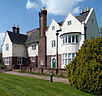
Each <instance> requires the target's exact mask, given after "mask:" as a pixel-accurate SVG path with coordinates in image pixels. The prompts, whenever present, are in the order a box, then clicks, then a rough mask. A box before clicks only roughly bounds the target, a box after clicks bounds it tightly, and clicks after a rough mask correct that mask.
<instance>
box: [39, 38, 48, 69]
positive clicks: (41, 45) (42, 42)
mask: <svg viewBox="0 0 102 96" xmlns="http://www.w3.org/2000/svg"><path fill="white" fill-rule="evenodd" d="M38 56H39V57H38V67H39V68H40V67H41V64H40V62H41V60H43V63H44V67H47V64H46V36H43V37H40V39H39V48H38Z"/></svg>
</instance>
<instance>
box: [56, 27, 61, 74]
mask: <svg viewBox="0 0 102 96" xmlns="http://www.w3.org/2000/svg"><path fill="white" fill-rule="evenodd" d="M60 31H61V29H59V30H56V43H57V44H56V45H57V46H56V56H57V69H56V74H57V75H58V35H59V32H60Z"/></svg>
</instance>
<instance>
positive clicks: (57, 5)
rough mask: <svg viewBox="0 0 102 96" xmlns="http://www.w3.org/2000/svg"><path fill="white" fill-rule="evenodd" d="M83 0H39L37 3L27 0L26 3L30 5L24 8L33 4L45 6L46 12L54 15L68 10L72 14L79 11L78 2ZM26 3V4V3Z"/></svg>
mask: <svg viewBox="0 0 102 96" xmlns="http://www.w3.org/2000/svg"><path fill="white" fill-rule="evenodd" d="M82 1H84V0H39V3H35V2H31V1H30V0H28V5H31V6H30V7H26V8H29V9H30V8H34V6H35V5H37V7H39V9H40V8H41V6H42V7H46V9H47V10H48V13H51V14H54V15H65V14H67V13H68V12H72V13H74V14H76V13H79V9H80V7H79V6H78V4H79V3H80V2H82ZM29 3H30V4H29ZM26 5H27V4H26Z"/></svg>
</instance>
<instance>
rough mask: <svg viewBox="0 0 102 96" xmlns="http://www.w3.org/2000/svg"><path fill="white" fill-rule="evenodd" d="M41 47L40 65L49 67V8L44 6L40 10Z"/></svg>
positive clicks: (39, 53) (39, 54)
mask: <svg viewBox="0 0 102 96" xmlns="http://www.w3.org/2000/svg"><path fill="white" fill-rule="evenodd" d="M39 28H40V30H39V31H40V37H39V47H38V67H39V68H41V67H47V59H46V58H47V57H46V33H45V32H46V29H47V10H46V9H45V8H42V9H41V10H40V12H39Z"/></svg>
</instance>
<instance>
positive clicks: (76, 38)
mask: <svg viewBox="0 0 102 96" xmlns="http://www.w3.org/2000/svg"><path fill="white" fill-rule="evenodd" d="M78 38H79V36H78V35H76V43H78Z"/></svg>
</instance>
